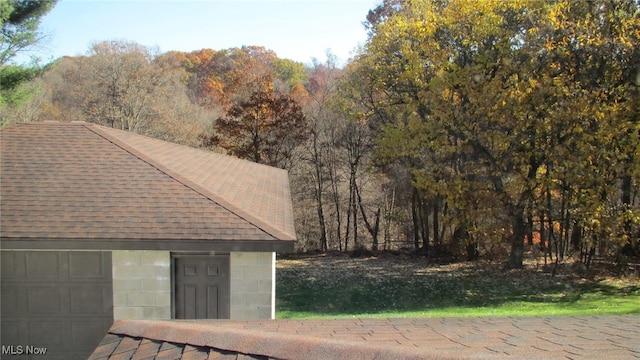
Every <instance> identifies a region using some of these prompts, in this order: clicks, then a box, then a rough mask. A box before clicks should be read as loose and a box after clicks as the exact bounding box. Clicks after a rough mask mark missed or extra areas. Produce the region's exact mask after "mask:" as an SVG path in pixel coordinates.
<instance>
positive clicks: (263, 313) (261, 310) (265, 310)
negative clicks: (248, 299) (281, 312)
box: [256, 306, 274, 319]
mask: <svg viewBox="0 0 640 360" xmlns="http://www.w3.org/2000/svg"><path fill="white" fill-rule="evenodd" d="M256 313H257V314H256V316H257V317H258V319H273V317H274V316H273V315H274V314H273V312H272V311H271V306H258V308H257V309H256Z"/></svg>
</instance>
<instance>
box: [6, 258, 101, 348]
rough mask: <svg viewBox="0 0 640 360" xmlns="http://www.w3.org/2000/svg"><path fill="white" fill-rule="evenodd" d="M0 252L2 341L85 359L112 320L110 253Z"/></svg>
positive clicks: (7, 343)
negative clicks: (0, 265) (0, 272)
mask: <svg viewBox="0 0 640 360" xmlns="http://www.w3.org/2000/svg"><path fill="white" fill-rule="evenodd" d="M0 255H1V259H0V260H1V263H2V270H3V271H2V274H1V281H2V287H1V290H2V293H1V294H0V295H1V299H0V303H1V304H2V306H1V310H2V314H1V317H0V319H1V323H2V324H1V331H2V332H1V333H0V336H1V338H0V343H1V344H3V345H33V346H38V347H46V348H47V355H46V358H47V359H55V358H60V359H66V360H68V359H76V358H77V359H86V358H87V357H88V355H89V354H91V352H92V351H93V349H95V347H96V346H97V345H98V344H99V342H100V340H101V339H102V338H103V337H104V335H105V334H106V332H107V331H108V329H109V327H110V326H111V324H112V323H113V287H112V281H111V252H108V251H105V252H99V251H82V252H81V251H77V252H74V251H71V252H68V251H5V250H3V251H0ZM5 355H7V354H5ZM7 358H8V359H11V358H16V359H18V358H20V359H24V358H25V357H24V356H22V357H20V356H13V357H12V356H8V357H7ZM2 359H3V360H4V359H5V356H3V357H2Z"/></svg>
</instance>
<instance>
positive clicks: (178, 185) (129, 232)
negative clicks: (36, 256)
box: [0, 123, 296, 251]
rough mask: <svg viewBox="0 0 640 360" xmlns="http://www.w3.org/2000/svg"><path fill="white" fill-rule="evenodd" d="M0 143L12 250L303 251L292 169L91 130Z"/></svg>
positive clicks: (29, 129)
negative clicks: (292, 192) (298, 248)
mask: <svg viewBox="0 0 640 360" xmlns="http://www.w3.org/2000/svg"><path fill="white" fill-rule="evenodd" d="M0 141H1V143H2V149H1V150H2V151H1V154H2V161H1V168H0V171H1V172H0V175H1V180H2V181H1V184H0V188H1V204H0V206H1V207H0V214H1V216H0V221H1V222H0V236H1V237H2V239H3V242H2V247H3V248H47V247H49V246H51V247H52V248H54V247H55V248H58V249H65V248H92V249H93V248H104V247H105V245H107V244H108V248H115V249H117V248H128V249H135V248H137V249H169V250H174V249H176V250H205V249H207V250H214V249H215V250H220V251H222V250H226V251H230V250H240V249H239V247H242V246H245V245H247V246H250V247H251V248H252V249H253V250H257V251H259V250H264V251H290V250H292V248H293V241H294V240H295V238H296V236H295V231H294V227H293V210H292V206H291V198H290V192H289V182H288V175H287V172H286V171H285V170H281V169H277V168H273V167H269V166H265V165H260V164H256V163H252V162H249V161H245V160H240V159H236V158H232V157H229V156H225V155H220V154H216V153H213V152H209V151H205V150H199V149H194V148H190V147H186V146H181V145H177V144H172V143H168V142H165V141H161V140H157V139H152V138H149V137H145V136H141V135H137V134H133V133H129V132H125V131H120V130H115V129H111V128H107V127H103V126H99V125H95V124H88V123H27V124H18V125H12V126H8V127H4V128H2V129H0ZM42 239H47V240H51V241H55V245H51V244H53V243H51V242H42V241H34V240H42ZM131 240H136V241H135V242H132V241H131ZM47 244H50V245H47ZM212 246H213V248H212ZM244 250H246V249H244Z"/></svg>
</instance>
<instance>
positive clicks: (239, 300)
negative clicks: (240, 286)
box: [231, 294, 246, 305]
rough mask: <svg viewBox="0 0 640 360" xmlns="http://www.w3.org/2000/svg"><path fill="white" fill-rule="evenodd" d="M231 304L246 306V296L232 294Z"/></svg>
mask: <svg viewBox="0 0 640 360" xmlns="http://www.w3.org/2000/svg"><path fill="white" fill-rule="evenodd" d="M231 303H232V304H233V305H246V303H245V301H244V294H231Z"/></svg>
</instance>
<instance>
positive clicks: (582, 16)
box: [0, 0, 640, 268]
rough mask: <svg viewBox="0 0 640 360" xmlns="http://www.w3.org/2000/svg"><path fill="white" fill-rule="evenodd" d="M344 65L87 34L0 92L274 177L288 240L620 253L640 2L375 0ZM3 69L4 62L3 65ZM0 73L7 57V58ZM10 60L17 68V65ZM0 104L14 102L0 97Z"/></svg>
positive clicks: (5, 119) (37, 108) (632, 205)
mask: <svg viewBox="0 0 640 360" xmlns="http://www.w3.org/2000/svg"><path fill="white" fill-rule="evenodd" d="M365 26H366V28H367V30H368V33H369V39H368V41H367V43H366V44H365V45H364V46H363V47H362V48H361V49H359V51H358V54H357V55H356V56H355V58H354V59H352V60H351V61H350V62H349V63H348V64H347V65H346V66H344V67H342V68H341V67H339V66H338V65H337V64H336V60H335V58H334V57H333V56H332V55H331V54H328V56H327V61H326V62H325V63H319V62H317V61H314V63H313V64H312V65H310V66H305V65H304V64H301V63H297V62H294V61H291V60H288V59H280V58H278V57H277V55H276V54H275V53H274V52H272V51H270V50H267V49H265V48H262V47H257V46H249V47H241V48H232V49H226V50H211V49H203V50H200V51H193V52H190V53H182V52H168V53H159V51H157V50H155V49H153V48H148V47H145V46H142V45H139V44H135V43H130V42H126V41H108V42H101V43H96V44H94V45H93V46H92V47H91V48H90V50H89V52H88V53H87V55H86V56H82V57H67V58H63V59H59V60H57V61H56V62H55V63H53V64H50V65H48V66H47V68H46V70H45V71H41V70H42V69H40V72H41V75H40V76H36V77H35V78H34V79H33V80H31V81H25V82H21V83H20V84H19V85H16V86H13V87H12V88H11V89H9V88H8V87H6V88H5V85H4V84H5V78H8V77H6V76H5V75H4V74H5V71H7V70H6V69H9V68H10V67H9V66H8V65H2V71H3V73H2V74H3V75H2V80H3V90H2V91H3V92H2V94H3V98H5V99H6V98H10V96H13V95H11V94H16V93H18V92H20V91H23V92H24V91H25V90H24V89H30V90H29V92H28V93H29V94H30V96H28V97H25V98H23V99H21V100H20V101H12V102H7V101H5V102H3V103H2V104H0V118H1V120H2V123H3V124H6V123H11V122H17V121H34V120H42V119H50V120H51V119H53V120H59V121H71V120H84V121H89V122H96V123H100V124H103V125H106V126H112V127H117V128H120V129H123V130H128V131H135V132H138V133H141V134H146V135H149V136H153V137H157V138H161V139H165V140H169V141H174V142H178V143H182V144H187V145H191V146H198V147H205V148H210V149H212V150H214V151H223V152H227V153H229V154H233V155H236V156H240V157H243V158H247V159H250V160H252V161H257V162H261V163H265V164H269V165H273V166H278V167H282V168H286V169H288V170H289V171H290V177H291V186H292V193H293V196H294V208H295V210H296V226H297V233H298V237H299V248H300V249H304V250H315V249H318V250H322V251H326V250H334V249H335V250H341V251H347V250H352V249H358V248H370V249H391V248H398V247H412V248H414V249H415V250H418V251H422V252H424V253H425V254H426V255H428V256H447V257H450V258H466V259H475V258H478V257H479V256H481V255H489V256H490V255H495V254H500V253H501V252H502V251H505V254H506V253H508V254H509V256H508V266H509V267H512V268H518V267H521V266H522V261H523V256H524V252H525V249H528V248H532V249H537V251H540V252H541V253H542V254H544V256H545V259H552V260H555V261H561V260H563V259H564V258H565V257H567V256H573V255H577V256H579V258H580V260H581V261H583V262H584V263H585V264H586V265H588V264H589V262H590V261H591V259H592V258H593V256H594V255H604V256H610V255H611V256H617V257H620V256H621V255H625V254H626V255H632V254H635V255H638V253H639V251H638V250H639V249H638V246H639V245H638V242H639V240H638V238H639V237H640V204H639V197H640V194H639V193H638V191H639V188H640V186H639V184H640V114H639V109H640V3H638V2H637V1H635V0H620V1H604V0H596V1H585V2H574V1H569V0H565V1H548V2H540V1H508V2H507V1H500V0H495V1H494V0H485V1H462V0H411V1H408V0H385V1H383V2H382V3H381V4H380V5H379V6H378V7H377V8H375V9H372V10H371V11H370V12H369V15H368V16H367V19H366V22H365ZM12 66H13V65H12ZM14 67H15V66H14ZM23 68H24V67H23ZM13 98H17V97H16V96H14V97H13Z"/></svg>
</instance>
